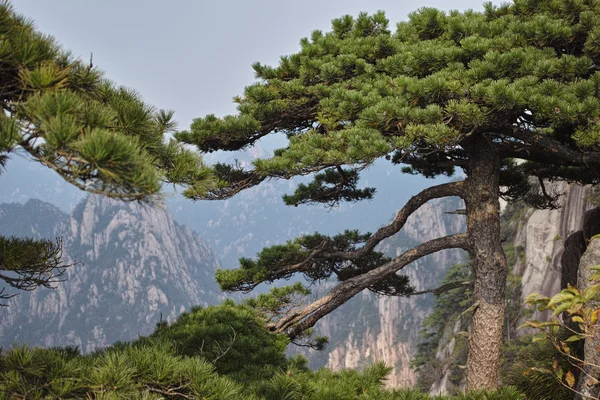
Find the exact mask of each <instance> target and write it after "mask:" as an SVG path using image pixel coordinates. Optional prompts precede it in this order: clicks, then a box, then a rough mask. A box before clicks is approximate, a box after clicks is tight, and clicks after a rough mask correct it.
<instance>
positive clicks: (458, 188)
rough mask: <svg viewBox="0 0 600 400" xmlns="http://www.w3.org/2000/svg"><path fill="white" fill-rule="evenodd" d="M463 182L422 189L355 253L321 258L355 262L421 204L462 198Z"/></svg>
mask: <svg viewBox="0 0 600 400" xmlns="http://www.w3.org/2000/svg"><path fill="white" fill-rule="evenodd" d="M464 187H465V182H464V181H460V182H450V183H444V184H441V185H437V186H432V187H429V188H427V189H424V190H423V191H421V192H420V193H419V194H416V195H414V196H413V197H411V198H410V200H408V201H407V202H406V204H405V205H404V207H402V209H401V210H400V211H398V213H397V214H396V217H395V218H394V220H393V221H392V222H391V223H390V224H389V225H386V226H384V227H383V228H380V229H378V230H377V232H375V233H374V234H373V235H372V236H371V237H370V238H369V240H367V242H366V243H365V244H364V246H363V247H361V248H360V249H358V250H355V251H338V252H331V253H324V254H323V255H322V256H323V257H326V258H340V259H345V260H356V259H359V258H362V257H364V256H365V255H367V254H368V253H370V252H371V251H372V250H373V249H374V248H375V246H377V245H378V244H379V243H380V242H381V241H382V240H384V239H387V238H389V237H390V236H393V235H395V234H396V233H398V232H399V231H400V230H401V229H402V228H403V227H404V224H406V221H407V220H408V217H410V216H411V215H412V213H414V212H415V211H417V210H418V209H419V208H420V207H421V206H422V205H423V204H425V203H427V202H428V201H430V200H433V199H438V198H441V197H448V196H458V197H463V191H464Z"/></svg>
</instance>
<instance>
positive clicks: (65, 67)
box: [0, 0, 210, 200]
mask: <svg viewBox="0 0 600 400" xmlns="http://www.w3.org/2000/svg"><path fill="white" fill-rule="evenodd" d="M0 60H1V61H0V63H1V67H2V74H1V76H0V84H1V85H0V87H1V89H0V105H1V107H2V110H3V112H2V113H0V160H1V161H2V164H5V162H6V159H7V157H8V156H10V154H11V153H13V152H15V151H20V152H21V153H23V154H26V155H27V156H29V157H31V158H32V159H33V160H35V161H38V162H40V163H42V164H43V165H45V166H47V167H49V168H51V169H53V170H54V171H56V172H57V173H58V174H59V175H61V176H62V177H63V178H64V179H65V180H67V181H68V182H70V183H72V184H73V185H75V186H77V187H79V188H80V189H82V190H86V191H89V192H93V193H100V194H104V195H108V196H111V197H115V198H120V199H124V200H145V199H148V198H149V196H152V195H156V194H157V193H158V192H159V191H160V189H161V183H162V182H170V183H176V184H184V185H185V184H189V183H190V182H196V183H197V184H198V182H199V181H200V180H202V179H205V178H209V176H210V172H209V171H208V170H207V169H206V168H205V167H204V166H203V165H202V163H201V159H200V157H199V156H198V155H196V154H194V153H193V152H190V151H188V150H186V149H185V148H184V147H183V146H182V145H181V144H178V143H177V142H175V141H173V140H171V141H170V142H167V141H166V140H165V138H166V136H165V135H166V134H168V133H170V132H172V131H173V130H174V129H175V127H176V124H175V123H174V121H173V112H172V111H165V110H156V109H155V108H154V107H152V106H150V105H148V104H146V103H144V102H143V101H142V99H141V97H140V95H139V94H138V93H136V92H135V91H133V90H130V89H126V88H123V87H118V86H116V85H115V84H114V83H112V82H111V81H109V80H108V79H106V78H105V77H104V76H103V74H102V72H101V71H100V70H98V69H97V68H96V67H94V66H93V64H92V61H91V60H90V63H89V64H85V63H83V62H81V61H80V60H77V59H75V58H74V57H73V56H72V55H71V54H70V53H69V52H67V51H65V50H63V49H62V48H61V47H60V46H59V45H58V43H57V42H56V41H55V40H54V39H53V38H52V37H50V36H47V35H44V34H42V33H40V32H38V31H37V30H36V29H35V27H34V25H33V23H32V22H31V21H29V20H27V19H26V18H24V17H23V16H21V15H19V14H17V13H15V12H14V11H13V9H12V7H11V6H10V4H9V3H8V2H7V1H6V0H3V1H1V2H0Z"/></svg>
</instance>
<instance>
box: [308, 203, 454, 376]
mask: <svg viewBox="0 0 600 400" xmlns="http://www.w3.org/2000/svg"><path fill="white" fill-rule="evenodd" d="M459 208H462V204H461V201H460V200H458V199H455V198H451V199H445V200H441V201H433V202H430V203H428V204H426V205H424V206H423V207H421V208H420V209H419V210H418V211H417V212H416V213H415V214H413V215H412V216H411V217H410V218H409V220H408V221H407V223H406V225H405V227H404V229H403V230H402V231H401V232H399V233H398V234H396V235H395V236H393V237H391V238H389V239H388V240H386V241H385V242H383V243H382V244H381V246H380V247H379V250H380V251H383V252H384V253H386V254H387V255H388V256H392V257H393V256H396V255H399V254H400V253H402V252H403V251H404V250H407V249H409V248H411V247H413V246H414V245H416V244H418V243H421V242H424V241H427V240H430V239H434V238H437V237H441V236H445V235H449V234H452V233H457V232H462V231H464V229H465V219H464V216H462V215H448V214H445V213H446V212H451V211H455V210H457V209H459ZM463 259H464V253H463V252H461V251H458V250H447V251H444V252H439V253H436V254H433V255H431V256H429V257H426V258H423V259H421V260H418V261H417V262H415V263H413V264H411V265H409V266H407V267H406V268H404V269H403V270H402V273H404V274H406V275H408V276H409V277H410V279H411V283H412V284H413V285H415V286H416V288H417V290H422V289H431V288H434V287H437V286H438V285H439V283H440V281H441V279H442V278H443V276H444V275H445V273H446V270H447V267H449V266H451V265H452V264H455V263H458V262H461V261H462V260H463ZM330 285H331V284H330ZM325 289H326V288H325V287H322V288H320V289H319V290H325ZM432 304H433V296H431V295H426V296H416V297H409V298H399V297H387V296H376V295H375V294H373V293H371V292H368V291H365V292H363V293H362V294H360V295H358V296H356V297H355V298H354V299H352V300H351V301H349V302H348V303H347V304H345V305H344V306H342V307H340V309H338V310H336V311H335V312H334V313H332V314H331V315H329V316H328V317H326V318H324V319H323V320H322V321H320V322H319V323H318V324H317V326H316V329H317V333H318V334H320V335H324V336H328V337H329V338H330V343H331V344H330V345H329V346H328V347H327V349H326V350H325V351H324V352H313V351H310V352H305V353H304V354H305V355H307V356H308V357H309V360H310V365H311V367H313V368H316V367H320V366H327V367H328V368H332V369H342V368H361V367H364V366H367V365H369V364H371V363H373V362H377V361H383V362H385V363H386V364H387V365H388V366H391V367H393V370H392V372H391V374H390V376H389V379H388V382H387V383H388V385H389V386H391V387H407V386H414V384H415V380H416V377H415V372H414V370H413V369H411V368H410V362H411V361H412V359H413V358H414V356H415V354H416V349H417V343H418V338H419V331H420V329H421V324H422V322H423V320H424V319H425V317H426V316H427V315H429V313H430V312H431V306H432Z"/></svg>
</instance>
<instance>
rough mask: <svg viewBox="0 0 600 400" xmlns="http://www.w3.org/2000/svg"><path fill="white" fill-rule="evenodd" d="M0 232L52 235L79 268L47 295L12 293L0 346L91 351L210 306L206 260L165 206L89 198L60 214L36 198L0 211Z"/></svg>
mask: <svg viewBox="0 0 600 400" xmlns="http://www.w3.org/2000/svg"><path fill="white" fill-rule="evenodd" d="M0 234H10V235H18V236H29V237H38V238H41V237H43V238H53V237H56V236H61V237H63V239H64V246H65V260H71V261H73V260H76V261H81V262H83V265H78V266H76V267H73V268H71V269H70V270H69V271H68V273H67V276H66V277H67V281H66V282H63V283H61V284H59V285H57V288H56V289H55V290H48V289H38V290H36V291H34V292H31V293H21V294H20V295H19V296H17V297H15V298H13V299H11V301H10V306H9V307H7V308H3V309H0V346H9V345H11V344H12V343H13V341H17V342H27V343H30V344H37V345H43V346H58V345H77V346H80V347H81V348H82V350H84V351H91V350H94V349H95V348H98V347H103V346H106V345H108V344H111V343H114V342H115V341H118V340H129V339H133V338H136V337H137V336H138V335H145V334H148V333H150V332H151V331H152V330H153V329H154V326H155V324H156V322H158V321H159V320H160V319H161V316H162V318H163V319H168V318H173V317H174V316H176V315H177V314H179V313H180V312H181V311H183V310H184V309H187V308H189V307H191V306H194V305H203V304H204V305H206V304H212V303H216V302H218V301H219V296H220V293H219V290H218V287H217V285H216V283H215V281H214V272H215V270H216V268H217V267H218V262H217V260H216V257H215V255H214V253H213V252H212V250H211V249H210V247H209V246H208V244H207V243H206V242H205V241H204V240H203V239H202V238H201V237H199V236H198V235H197V234H196V233H194V232H193V231H191V230H190V229H189V228H186V227H184V226H181V225H179V224H177V223H176V222H175V221H174V220H173V217H172V216H171V214H169V213H168V212H167V211H166V207H164V206H163V207H158V208H151V207H148V206H142V205H139V204H137V203H127V204H125V203H120V202H115V201H112V200H107V199H104V198H101V197H97V196H90V197H88V198H86V199H85V200H84V201H82V202H81V203H80V204H79V205H78V206H77V207H76V208H75V209H74V211H73V213H72V214H71V215H70V216H69V215H67V214H65V213H64V212H62V211H61V210H59V209H58V208H56V207H54V206H52V205H50V204H48V203H44V202H42V201H38V200H30V201H28V202H27V203H26V204H24V205H19V204H2V205H0Z"/></svg>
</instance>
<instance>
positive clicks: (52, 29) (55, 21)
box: [12, 0, 483, 128]
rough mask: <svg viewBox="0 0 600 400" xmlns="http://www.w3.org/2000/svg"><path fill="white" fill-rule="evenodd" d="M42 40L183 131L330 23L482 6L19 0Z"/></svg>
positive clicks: (469, 1) (376, 0) (457, 1)
mask: <svg viewBox="0 0 600 400" xmlns="http://www.w3.org/2000/svg"><path fill="white" fill-rule="evenodd" d="M12 3H13V5H14V6H15V8H16V9H17V10H18V11H19V12H21V13H22V14H24V15H26V16H28V17H30V18H31V19H33V20H34V21H35V23H36V25H37V27H38V29H39V30H41V31H42V32H44V33H47V34H51V35H53V36H54V37H55V38H56V39H57V40H58V41H59V42H60V43H62V44H63V47H64V48H65V49H69V50H71V51H72V52H73V53H74V54H75V55H76V56H79V57H81V58H82V59H83V60H85V61H86V62H87V61H88V60H89V57H90V53H93V60H94V65H97V66H99V67H100V68H101V69H102V70H104V71H105V72H106V73H107V76H108V77H109V78H110V79H112V80H113V81H115V82H116V83H118V84H120V85H125V86H128V87H131V88H134V89H136V90H138V91H139V92H141V93H142V95H143V96H144V99H145V100H146V101H147V102H148V103H150V104H153V105H155V106H156V107H159V108H169V109H174V110H176V119H177V120H178V121H179V123H180V128H187V127H188V126H189V123H190V122H191V121H192V119H193V118H195V117H200V116H204V115H206V114H216V115H219V116H222V115H225V114H230V113H234V112H235V105H234V104H233V103H232V98H233V96H235V95H238V94H241V92H242V90H243V88H244V86H246V85H248V84H250V83H252V82H253V79H254V75H253V71H252V68H251V64H252V63H253V62H255V61H259V62H261V63H263V64H276V63H277V60H278V59H279V56H281V55H285V54H291V53H294V52H296V51H297V50H298V49H299V41H300V39H301V38H302V37H306V36H309V35H310V33H311V31H313V30H315V29H321V30H323V31H327V30H329V28H330V21H331V20H332V19H333V18H337V17H339V16H341V15H344V14H351V15H354V16H356V15H357V14H358V13H359V12H361V11H367V12H369V13H372V12H375V11H377V10H384V11H386V13H387V16H388V18H389V19H390V22H391V26H392V27H393V28H395V23H396V22H398V21H401V20H406V19H407V15H408V14H409V13H410V12H411V11H414V10H416V9H418V8H420V7H423V6H428V7H437V8H441V9H446V10H448V9H459V10H466V9H470V8H471V9H476V10H480V9H482V7H481V4H482V3H483V0H453V1H451V2H449V1H443V0H415V1H412V2H407V1H402V0H393V1H392V0H360V1H359V0H302V1H286V0H218V1H217V0H213V1H206V0H195V1H192V0H172V1H164V0H161V1H159V0H102V1H100V0H95V1H92V0H12Z"/></svg>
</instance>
